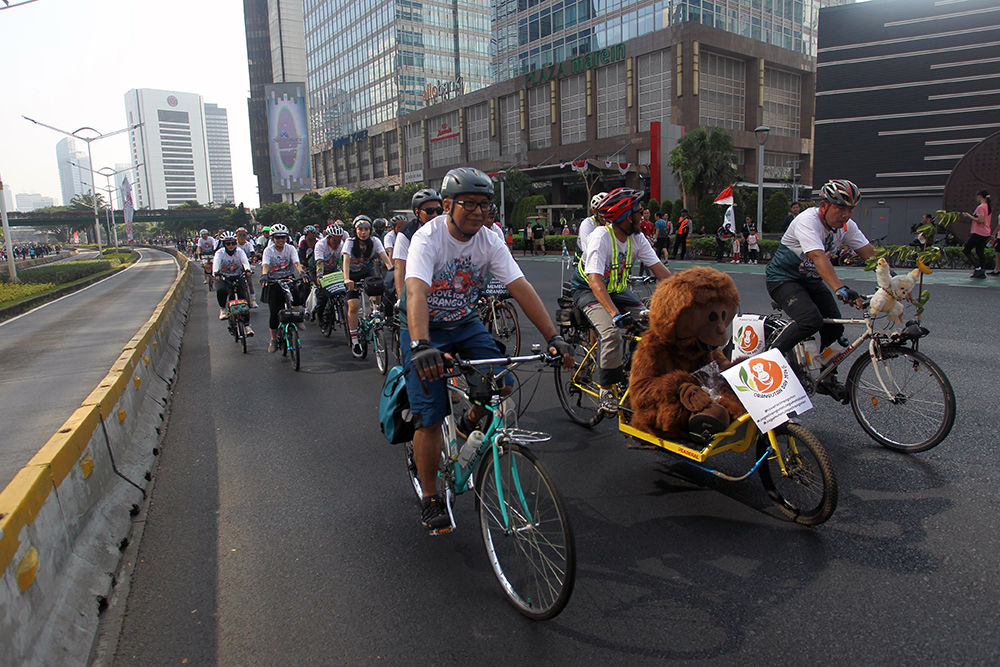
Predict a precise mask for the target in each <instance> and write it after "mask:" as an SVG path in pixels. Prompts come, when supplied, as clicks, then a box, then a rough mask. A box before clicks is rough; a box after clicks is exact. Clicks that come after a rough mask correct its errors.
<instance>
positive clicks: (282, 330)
mask: <svg viewBox="0 0 1000 667" xmlns="http://www.w3.org/2000/svg"><path fill="white" fill-rule="evenodd" d="M278 347H280V348H281V356H283V357H287V356H288V328H287V325H285V326H284V327H279V328H278Z"/></svg>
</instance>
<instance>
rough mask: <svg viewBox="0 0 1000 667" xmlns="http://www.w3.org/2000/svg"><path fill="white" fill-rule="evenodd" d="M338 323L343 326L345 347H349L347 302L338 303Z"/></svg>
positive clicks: (349, 333)
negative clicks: (345, 340)
mask: <svg viewBox="0 0 1000 667" xmlns="http://www.w3.org/2000/svg"><path fill="white" fill-rule="evenodd" d="M340 323H341V324H343V325H344V336H345V337H346V338H347V347H350V346H351V325H350V323H349V322H348V320H347V302H346V301H341V302H340Z"/></svg>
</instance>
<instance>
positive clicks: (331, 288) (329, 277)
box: [319, 271, 347, 294]
mask: <svg viewBox="0 0 1000 667" xmlns="http://www.w3.org/2000/svg"><path fill="white" fill-rule="evenodd" d="M319 284H320V285H322V287H323V289H325V290H326V291H327V292H329V293H330V294H336V293H338V292H343V291H346V290H347V288H346V287H345V286H344V272H343V271H334V272H333V273H325V274H323V277H322V278H320V279H319Z"/></svg>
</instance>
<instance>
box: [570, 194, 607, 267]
mask: <svg viewBox="0 0 1000 667" xmlns="http://www.w3.org/2000/svg"><path fill="white" fill-rule="evenodd" d="M607 196H608V193H607V192H598V193H597V194H596V195H594V196H593V197H591V198H590V215H589V216H587V217H586V218H584V220H583V222H581V223H580V230H579V232H577V237H576V263H577V265H579V264H580V262H581V261H583V251H584V250H585V249H586V248H587V240H588V239H589V238H590V235H591V234H592V233H593V232H594V229H596V228H597V227H600V226H601V225H602V224H604V223H602V222H600V219H601V216H600V214H599V213H598V212H597V206H598V205H599V204H600V203H601V201H602V200H603V199H604V198H605V197H607Z"/></svg>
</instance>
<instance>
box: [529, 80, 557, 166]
mask: <svg viewBox="0 0 1000 667" xmlns="http://www.w3.org/2000/svg"><path fill="white" fill-rule="evenodd" d="M550 125H551V116H550V112H549V87H548V86H547V85H543V86H535V87H534V88H530V89H528V149H529V150H533V151H534V150H538V149H540V148H548V147H549V146H551V145H552V128H551V127H550Z"/></svg>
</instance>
